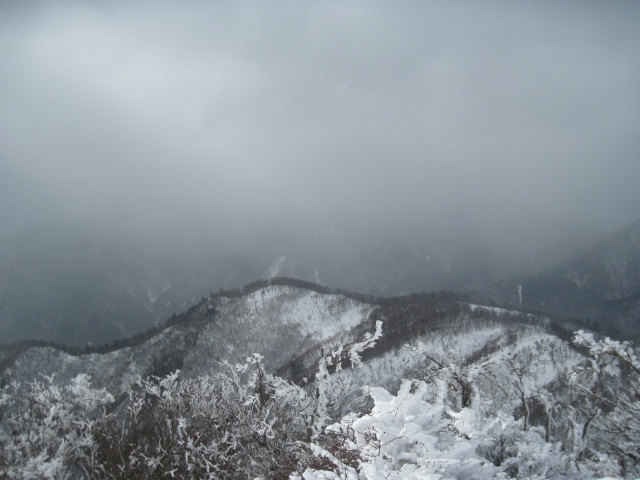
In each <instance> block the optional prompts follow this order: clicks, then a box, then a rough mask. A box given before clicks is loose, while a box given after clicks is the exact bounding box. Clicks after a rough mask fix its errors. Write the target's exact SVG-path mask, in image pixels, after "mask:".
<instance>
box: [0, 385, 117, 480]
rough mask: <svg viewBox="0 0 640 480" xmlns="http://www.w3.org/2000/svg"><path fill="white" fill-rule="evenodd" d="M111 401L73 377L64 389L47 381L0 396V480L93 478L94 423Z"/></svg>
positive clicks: (95, 473) (14, 387)
mask: <svg viewBox="0 0 640 480" xmlns="http://www.w3.org/2000/svg"><path fill="white" fill-rule="evenodd" d="M112 401H113V397H112V396H111V395H110V394H109V393H107V392H106V391H105V390H102V389H101V390H98V389H94V388H92V387H91V385H90V383H89V377H88V376H87V375H78V376H77V377H75V378H74V379H73V380H72V381H71V383H70V384H69V385H67V386H65V387H59V386H57V385H56V384H55V383H54V382H53V379H52V378H50V377H47V378H45V379H44V380H43V381H38V380H37V381H33V382H31V383H30V384H28V385H26V387H25V388H19V386H18V385H15V384H13V385H10V386H8V387H5V389H3V391H2V393H1V395H0V413H1V416H0V427H1V428H0V448H1V455H0V478H16V479H42V478H51V479H59V478H60V479H62V478H78V477H85V478H94V477H95V478H98V477H100V476H101V474H102V470H101V468H102V466H101V465H100V463H99V462H98V459H97V456H98V453H97V447H96V443H95V430H96V424H97V422H99V421H100V418H101V417H102V416H103V415H104V408H105V407H106V405H108V404H109V403H111V402H112Z"/></svg>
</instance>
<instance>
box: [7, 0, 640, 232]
mask: <svg viewBox="0 0 640 480" xmlns="http://www.w3.org/2000/svg"><path fill="white" fill-rule="evenodd" d="M639 20H640V4H638V3H637V2H628V3H626V2H616V3H613V4H611V3H607V4H604V3H600V2H598V3H590V2H563V3H562V4H557V2H531V3H529V2H482V3H476V2H458V3H452V2H384V3H374V2H360V1H355V2H278V3H270V4H269V5H267V4H265V3H258V2H256V3H252V2H220V3H215V4H204V3H200V2H197V3H186V4H182V3H181V4H179V5H178V4H168V3H167V4H163V3H156V2H154V3H137V4H135V5H134V4H131V3H128V2H127V3H117V2H116V3H107V2H105V3H104V4H96V3H93V4H62V5H54V4H45V3H42V4H40V3H25V4H18V3H14V2H8V3H2V4H0V58H2V62H0V222H1V225H3V230H4V231H5V232H8V233H10V232H14V231H18V230H20V229H22V228H24V227H26V226H28V225H30V224H33V223H37V222H41V221H43V220H48V221H54V222H57V221H60V222H63V221H64V222H78V223H85V224H91V225H93V226H96V225H97V226H100V225H101V226H104V227H105V228H106V229H110V230H115V231H137V232H138V233H143V234H144V233H146V232H152V233H153V234H154V235H157V234H168V232H175V233H176V234H177V235H181V234H182V232H184V231H185V229H187V228H192V227H194V226H196V225H197V226H201V227H203V229H202V232H206V231H208V230H214V229H220V228H227V227H228V228H232V227H233V228H238V226H239V225H240V226H247V225H256V224H260V223H271V222H275V223H276V224H278V225H286V224H288V223H293V222H295V220H296V219H298V218H307V219H311V220H312V221H315V222H317V223H319V224H322V223H323V222H329V221H331V220H333V219H334V218H337V217H340V218H353V217H359V218H362V219H365V220H364V221H365V222H372V221H374V220H375V222H376V224H377V225H394V224H396V223H410V222H412V221H416V219H417V218H420V219H433V218H442V217H446V216H447V215H449V213H443V212H451V211H462V212H465V214H466V215H467V216H468V217H476V218H485V217H504V218H511V217H512V216H513V215H529V214H532V213H534V214H542V215H548V216H553V217H559V218H568V219H571V220H576V221H581V222H586V223H590V224H593V225H596V226H600V227H604V228H613V227H617V226H619V225H621V224H623V223H626V222H628V221H631V220H633V219H635V218H637V217H640V208H638V205H640V188H638V181H639V180H640V158H639V157H638V154H639V152H640V87H639V86H640V60H639V59H640V30H639V29H638V28H637V26H638V21H639ZM519 212H522V213H519ZM191 231H194V230H191Z"/></svg>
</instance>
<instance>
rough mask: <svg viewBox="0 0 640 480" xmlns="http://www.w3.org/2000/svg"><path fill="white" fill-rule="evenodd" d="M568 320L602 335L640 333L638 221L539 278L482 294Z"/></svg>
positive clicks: (508, 283) (519, 280)
mask: <svg viewBox="0 0 640 480" xmlns="http://www.w3.org/2000/svg"><path fill="white" fill-rule="evenodd" d="M519 285H520V286H521V292H522V304H521V306H522V308H526V309H528V310H539V311H547V312H550V313H553V314H555V315H559V316H564V317H568V318H583V319H587V320H590V321H592V322H594V324H595V326H597V328H599V329H603V330H605V331H611V330H613V331H615V330H617V331H618V332H619V334H623V335H633V334H637V333H639V332H640V221H636V222H634V223H631V224H629V225H627V226H626V227H625V228H623V229H621V230H619V231H618V232H615V233H614V234H612V235H610V236H609V237H607V238H606V239H605V240H603V241H602V242H601V243H600V244H599V245H597V246H596V247H595V248H593V249H592V250H590V251H588V252H587V253H586V254H584V255H581V256H580V257H578V258H576V259H574V260H572V261H570V262H565V263H563V264H561V265H559V266H557V267H555V268H553V269H551V270H548V271H546V272H544V273H542V274H539V275H535V276H531V277H525V278H516V279H514V280H509V281H502V282H498V283H497V284H495V285H494V286H493V287H492V288H490V289H488V290H487V291H485V293H484V296H485V297H488V298H493V299H496V300H498V301H501V302H507V303H510V304H512V305H518V306H520V301H519V298H518V286H519Z"/></svg>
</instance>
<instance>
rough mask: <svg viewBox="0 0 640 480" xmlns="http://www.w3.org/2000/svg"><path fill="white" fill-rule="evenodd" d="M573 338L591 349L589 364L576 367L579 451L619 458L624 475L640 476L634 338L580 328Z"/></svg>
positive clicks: (639, 366) (639, 390)
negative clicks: (622, 339)
mask: <svg viewBox="0 0 640 480" xmlns="http://www.w3.org/2000/svg"><path fill="white" fill-rule="evenodd" d="M573 341H574V343H575V344H576V345H579V346H581V347H584V348H586V349H588V350H589V354H590V355H591V358H590V360H589V361H588V363H586V364H584V365H581V366H580V367H579V368H577V369H576V370H575V371H574V372H573V380H574V384H575V386H576V388H577V391H578V397H579V398H581V399H582V402H580V403H577V406H576V411H575V415H574V418H575V419H576V420H575V423H576V427H575V428H574V430H575V437H576V441H575V444H576V447H575V449H576V451H578V453H579V454H580V455H581V456H583V457H585V459H586V460H588V461H590V463H592V464H598V463H601V462H602V457H603V454H608V455H610V456H612V457H614V458H616V459H617V461H618V463H619V467H620V473H621V474H622V475H624V476H625V477H638V476H640V360H639V359H638V357H637V355H636V353H635V351H634V349H633V346H632V344H631V342H619V341H615V340H611V339H610V338H606V337H605V338H603V339H600V340H597V339H596V338H595V336H594V335H593V334H592V333H588V332H584V331H582V330H580V331H578V332H576V334H575V336H574V339H573Z"/></svg>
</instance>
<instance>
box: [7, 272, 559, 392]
mask: <svg viewBox="0 0 640 480" xmlns="http://www.w3.org/2000/svg"><path fill="white" fill-rule="evenodd" d="M299 285H302V286H299ZM376 320H382V321H383V325H384V336H383V340H382V341H381V342H379V344H378V345H377V347H376V348H375V349H373V350H371V351H369V352H367V353H366V354H365V358H366V359H369V358H376V357H380V356H384V355H392V356H396V357H398V355H399V356H402V353H398V352H402V351H403V348H404V347H403V346H404V344H405V343H407V342H409V343H410V342H414V341H417V339H421V338H426V337H427V336H430V335H433V334H434V333H435V334H436V335H437V336H438V338H441V339H442V340H441V341H442V342H445V339H446V338H451V337H452V335H454V336H455V335H458V334H463V333H464V331H465V329H471V330H473V331H478V332H479V331H482V332H483V333H477V335H479V337H478V338H484V337H483V336H484V335H485V334H486V332H488V331H494V330H495V329H496V328H500V332H502V333H503V334H504V332H506V331H507V330H509V331H511V330H512V329H518V328H521V326H522V325H526V326H527V327H526V328H529V329H530V328H534V326H535V328H538V329H542V330H545V329H548V328H549V326H551V325H552V324H551V321H550V320H549V319H548V318H546V317H544V316H538V315H533V314H525V313H521V312H519V311H516V310H505V309H500V308H496V307H492V306H483V305H476V304H473V303H469V302H468V301H467V299H466V298H465V297H463V296H460V295H457V294H452V293H446V292H441V293H433V294H423V295H413V296H408V297H396V298H389V299H373V298H371V297H366V296H358V295H357V294H349V293H347V292H342V293H335V292H332V291H331V290H330V289H328V288H326V287H321V286H317V285H313V284H309V283H306V282H296V281H289V280H288V279H281V280H271V281H264V282H255V283H254V284H253V285H248V286H247V287H245V288H243V289H241V290H236V291H229V292H220V293H218V294H214V295H211V296H210V297H208V298H204V299H203V300H202V301H201V302H199V303H198V304H197V305H195V306H193V307H192V308H191V309H189V310H188V311H187V312H186V313H185V314H183V315H181V316H180V317H178V318H176V319H174V320H173V321H170V322H169V324H168V326H167V327H166V328H164V329H162V330H160V331H159V332H158V333H156V334H155V335H152V336H150V337H149V338H148V339H146V340H145V341H142V342H140V343H138V344H134V345H131V346H126V343H127V342H123V344H124V345H123V346H122V348H115V349H112V351H106V352H104V353H101V352H100V351H101V349H100V348H97V349H94V351H93V352H90V353H81V351H73V352H71V353H69V352H65V351H63V350H61V349H59V348H56V347H55V346H37V345H35V346H31V347H28V344H26V345H25V348H24V350H23V351H20V350H18V351H17V353H16V352H14V353H13V354H12V355H9V352H10V350H11V349H10V348H6V347H5V349H4V350H3V354H4V357H5V358H4V361H3V362H2V365H3V367H4V371H3V372H2V380H3V382H5V383H6V382H8V381H10V380H12V379H18V380H22V381H24V380H29V379H32V378H36V377H37V376H39V375H52V374H55V377H56V378H57V379H58V380H59V381H60V382H63V381H68V380H69V379H71V378H73V377H74V376H75V375H77V374H79V373H87V374H89V375H91V377H92V378H93V382H94V384H96V385H100V386H104V387H106V388H108V389H109V390H110V391H112V393H114V394H116V395H117V394H119V393H121V392H123V391H125V390H126V388H127V387H128V385H129V384H130V382H131V381H133V379H134V378H137V376H142V377H145V376H148V375H164V374H167V373H169V372H171V371H173V370H175V369H181V370H182V371H183V373H184V374H187V375H193V376H197V375H201V374H207V373H211V372H212V371H216V370H217V369H218V368H219V365H220V361H221V360H224V361H228V362H231V363H233V362H240V361H242V360H243V359H244V358H245V357H246V356H247V355H250V354H251V353H253V352H259V353H261V354H262V355H264V357H265V364H266V365H267V368H268V369H270V370H271V371H277V372H279V373H280V374H281V375H283V376H284V377H286V378H292V379H294V380H296V381H302V379H303V377H304V376H308V375H309V374H310V373H311V374H312V373H313V371H314V368H315V365H317V361H318V358H319V356H320V349H321V348H322V347H323V346H324V347H328V346H330V345H332V344H336V343H339V342H348V341H352V340H353V339H355V338H357V337H358V336H359V335H361V334H362V333H363V332H365V331H367V330H371V329H372V328H373V325H374V323H375V321H376ZM516 325H519V326H518V327H516ZM507 326H509V328H507ZM542 330H541V331H542ZM509 335H511V333H509ZM133 340H136V337H134V338H133ZM134 343H135V342H134ZM482 346H483V345H477V348H478V349H479V348H481V347H482ZM458 347H459V350H460V351H459V354H460V355H462V349H463V345H462V344H459V345H458ZM0 359H1V358H0ZM390 375H391V374H390ZM393 376H397V373H396V374H394V375H393Z"/></svg>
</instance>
